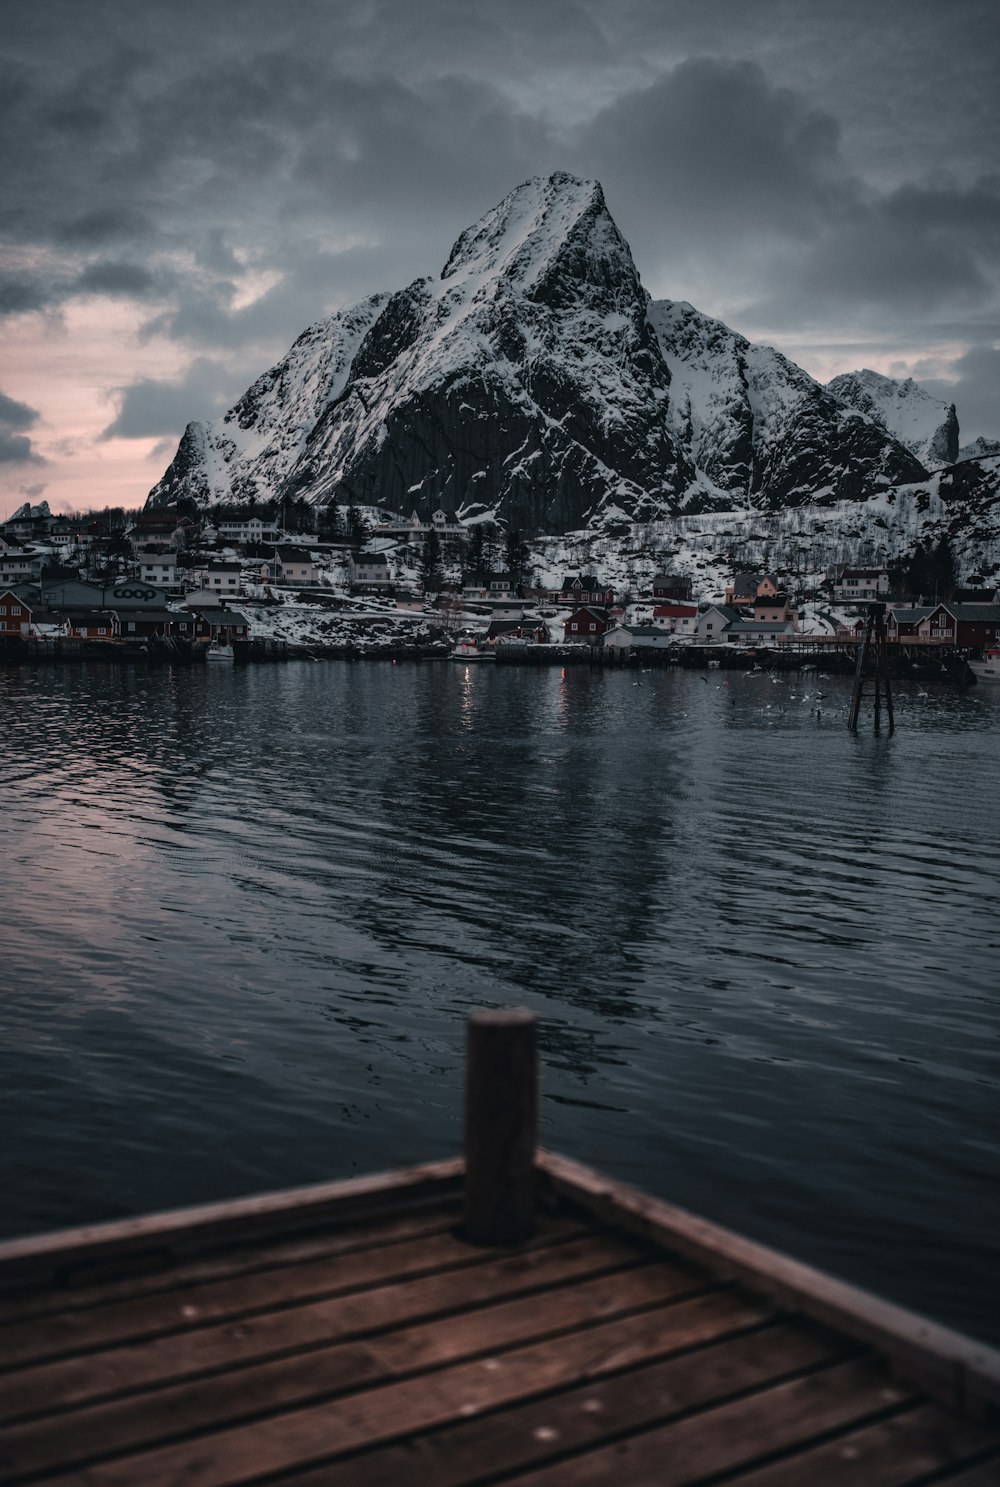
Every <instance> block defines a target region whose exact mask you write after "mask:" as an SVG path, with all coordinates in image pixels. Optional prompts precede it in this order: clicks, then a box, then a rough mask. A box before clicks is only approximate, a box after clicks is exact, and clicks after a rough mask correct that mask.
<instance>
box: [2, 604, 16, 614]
mask: <svg viewBox="0 0 1000 1487" xmlns="http://www.w3.org/2000/svg"><path fill="white" fill-rule="evenodd" d="M6 613H7V606H6V604H0V614H6ZM11 613H13V610H12V611H11Z"/></svg>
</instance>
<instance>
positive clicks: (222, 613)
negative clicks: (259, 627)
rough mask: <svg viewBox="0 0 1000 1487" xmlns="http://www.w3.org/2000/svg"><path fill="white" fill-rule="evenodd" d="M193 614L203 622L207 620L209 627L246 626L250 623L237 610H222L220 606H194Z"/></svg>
mask: <svg viewBox="0 0 1000 1487" xmlns="http://www.w3.org/2000/svg"><path fill="white" fill-rule="evenodd" d="M193 612H194V613H195V614H197V615H199V616H200V617H201V618H202V619H203V620H207V621H208V623H209V624H210V625H224V624H227V623H228V624H231V625H247V624H249V623H250V622H249V620H248V619H247V617H246V615H245V614H240V612H239V610H238V609H223V608H221V606H215V605H212V604H205V605H202V604H198V605H196V606H195V608H194V611H193Z"/></svg>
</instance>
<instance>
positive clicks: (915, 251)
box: [0, 0, 1000, 438]
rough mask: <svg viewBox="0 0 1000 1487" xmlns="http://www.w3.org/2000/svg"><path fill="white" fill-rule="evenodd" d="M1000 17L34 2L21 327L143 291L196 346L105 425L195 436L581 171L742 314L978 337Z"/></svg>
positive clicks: (692, 294) (648, 247)
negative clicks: (563, 173)
mask: <svg viewBox="0 0 1000 1487" xmlns="http://www.w3.org/2000/svg"><path fill="white" fill-rule="evenodd" d="M997 30H998V19H997V14H996V11H995V7H993V6H991V5H988V4H985V3H981V0H954V3H953V4H951V5H949V6H948V7H943V6H941V5H940V4H939V3H938V0H908V3H907V4H905V5H904V4H903V3H902V0H886V3H884V4H883V5H881V6H872V5H871V3H870V0H812V3H810V5H809V6H799V7H792V6H789V5H788V4H787V0H759V3H756V4H754V5H752V6H750V5H747V4H746V0H617V3H616V4H615V6H614V7H608V6H606V5H605V4H602V3H599V0H548V3H545V4H539V3H538V0H507V3H506V4H505V5H504V6H499V5H496V4H493V3H490V4H486V3H485V0H421V3H420V4H419V5H415V4H413V3H412V0H296V3H295V4H294V5H291V6H286V7H283V8H281V10H280V12H276V9H275V7H274V5H273V0H240V3H239V4H235V3H226V0H216V3H214V4H212V5H207V6H206V5H204V4H203V3H201V0H163V3H161V4H158V5H156V6H149V7H140V6H136V5H135V4H133V3H131V0H129V3H126V0H88V3H87V5H86V6H85V7H81V6H80V5H79V3H78V0H46V3H45V5H44V6H39V5H37V4H28V3H27V0H13V3H11V4H10V5H9V6H8V15H7V26H6V41H5V44H4V54H5V60H4V61H2V62H0V150H2V152H3V159H4V166H5V186H6V191H5V198H4V207H5V210H4V212H3V215H2V218H0V239H2V240H5V241H6V242H7V243H8V244H10V245H11V246H12V248H13V249H14V250H15V253H16V255H17V256H16V257H15V258H14V260H13V266H12V268H11V270H10V272H9V274H8V275H7V278H6V279H5V281H4V283H3V284H0V312H6V313H8V314H20V313H24V312H27V311H33V310H34V311H38V310H52V309H53V308H57V307H59V306H60V305H62V304H64V303H66V302H67V301H68V300H71V299H72V298H74V297H76V296H79V295H83V294H95V293H103V294H108V295H113V296H115V297H116V298H118V299H121V298H123V297H126V298H131V299H134V300H136V301H138V302H139V303H140V304H142V305H144V306H145V309H144V313H145V314H146V316H147V319H146V323H145V328H144V330H143V332H142V338H143V339H144V340H145V341H146V342H147V343H149V342H150V341H152V340H153V339H155V338H157V337H165V338H168V339H170V340H172V341H174V342H175V343H180V344H182V345H184V346H188V347H190V348H191V352H192V354H193V355H196V356H198V357H200V358H201V360H199V361H196V362H194V363H193V364H192V367H191V369H190V370H189V372H188V374H187V375H186V376H185V378H184V379H182V380H181V381H176V382H158V381H156V380H152V381H148V382H137V383H135V384H133V385H131V386H122V387H120V388H119V389H118V392H117V394H116V396H117V399H118V407H119V412H118V416H117V418H116V419H115V420H114V422H113V423H112V424H111V425H110V426H109V430H108V431H106V432H108V433H109V434H110V433H111V432H113V433H115V434H117V435H121V436H126V437H144V438H145V437H150V436H151V435H158V434H160V433H164V434H166V433H179V432H180V430H181V428H182V427H183V425H184V423H185V422H186V421H187V420H188V418H191V417H206V416H209V415H210V414H211V413H212V412H214V411H216V410H217V408H218V407H219V406H220V405H222V404H223V403H228V402H230V401H232V398H233V396H235V395H236V394H237V393H238V392H239V391H240V390H241V388H242V385H243V384H240V383H236V382H235V381H234V379H235V378H236V376H237V375H240V376H242V375H243V370H244V369H247V370H248V371H252V370H260V369H261V368H262V367H263V366H265V365H266V364H267V363H268V361H269V360H270V359H272V358H273V357H274V356H276V355H278V354H280V353H281V352H282V351H283V350H284V348H285V347H286V346H287V345H288V344H289V343H290V342H291V341H292V339H294V337H295V336H296V335H297V334H298V333H299V331H301V330H302V329H303V328H304V327H305V326H306V325H308V324H309V323H311V322H313V321H315V320H317V319H319V318H320V317H321V316H322V315H323V314H324V313H326V312H327V311H329V310H330V309H332V308H335V307H338V306H340V305H343V304H346V303H350V302H352V301H354V300H357V299H359V298H361V297H362V296H363V295H366V294H368V293H371V292H372V291H374V290H376V289H390V290H391V289H396V288H399V287H401V286H402V285H404V284H406V283H408V282H410V281H411V280H412V279H413V278H415V277H416V276H417V275H419V274H423V273H433V272H436V271H438V270H439V269H440V268H441V266H442V265H443V263H444V261H445V259H446V257H447V254H448V251H449V248H450V246H451V244H452V242H453V241H454V239H455V238H456V237H457V236H458V234H459V232H460V231H461V230H462V229H463V228H464V227H466V226H467V225H469V223H471V222H472V221H474V220H475V219H476V218H477V217H478V216H479V215H480V214H481V213H482V212H483V211H485V210H487V209H488V208H489V207H491V206H492V205H493V204H494V203H495V202H496V201H497V200H499V199H500V198H501V197H502V196H503V195H505V194H506V192H508V191H509V190H510V189H511V188H512V187H514V186H515V185H516V184H518V183H519V182H520V181H522V180H524V179H525V178H527V177H528V176H531V175H538V174H546V173H548V172H549V171H551V170H552V169H555V168H561V167H565V168H568V169H571V170H575V171H577V172H578V173H580V174H582V175H587V176H597V177H599V178H600V179H601V180H602V181H603V183H604V186H605V190H606V194H607V198H608V202H609V206H610V207H611V210H612V212H613V214H614V215H615V217H616V219H617V221H618V223H619V226H620V227H621V229H622V231H623V232H624V233H625V235H626V237H627V238H628V239H629V241H630V243H631V245H632V248H633V251H634V254H635V257H636V261H637V264H638V267H639V269H640V271H641V273H642V275H643V278H644V280H645V282H646V283H647V284H648V285H649V286H650V287H651V288H652V289H653V290H654V292H656V293H658V294H662V295H669V296H671V297H675V298H691V299H693V300H694V301H695V302H696V303H698V302H699V301H700V307H702V308H704V309H707V310H709V311H711V312H713V313H718V314H725V315H726V316H728V317H729V318H730V319H731V320H732V321H733V322H734V323H735V324H736V326H737V328H740V329H746V330H749V331H752V332H753V333H754V334H757V335H760V336H763V337H764V338H765V339H771V338H778V337H780V335H781V333H782V332H786V333H788V332H791V331H793V330H797V329H800V328H801V327H802V326H803V325H805V324H816V325H818V326H820V328H821V329H824V328H825V330H826V331H827V333H828V334H829V335H831V336H832V335H833V333H834V330H835V328H838V327H840V326H841V325H843V324H844V323H845V322H846V323H848V324H850V323H852V322H854V323H857V324H859V325H860V324H864V325H866V326H868V327H874V328H876V329H877V330H878V331H879V333H880V334H881V333H883V332H884V334H885V335H886V337H887V339H888V340H889V341H892V342H893V343H894V344H895V345H897V346H898V345H899V344H901V343H902V342H903V341H907V344H909V343H910V342H913V343H917V342H919V338H920V336H922V335H923V336H925V337H926V336H928V335H929V334H931V332H932V331H934V330H935V329H938V328H940V327H943V326H944V325H947V326H948V327H949V332H950V333H951V332H953V331H954V329H955V327H959V332H958V339H959V340H960V341H961V340H962V339H964V340H965V341H969V340H971V339H976V340H981V339H982V337H983V329H982V328H983V326H984V325H986V324H987V323H992V321H988V319H987V317H988V316H989V315H991V314H993V312H994V309H995V306H996V304H997V294H998V289H997V283H996V264H997V262H998V260H1000V255H998V252H997V249H998V238H997V213H998V209H1000V208H998V203H1000V192H998V185H997V181H996V180H995V179H991V178H990V176H989V175H988V171H989V169H990V168H991V166H990V161H991V159H992V160H993V164H992V168H993V169H995V159H993V154H994V153H995V146H994V145H993V144H991V141H995V138H996V137H997V133H998V132H1000V102H998V99H1000V90H997V89H996V88H995V86H994V84H993V73H994V68H995V62H996V58H997ZM991 152H993V153H991ZM254 295H256V296H257V297H256V298H254ZM963 327H964V330H963V329H962V328H963ZM976 367H977V368H978V369H979V370H978V371H977V370H975V369H973V368H972V367H971V366H970V369H969V371H968V373H960V374H959V375H960V377H961V379H962V384H963V386H964V385H965V381H966V380H967V379H971V378H972V377H973V376H979V375H983V376H985V375H986V372H985V370H984V368H983V367H982V366H980V364H979V363H976ZM213 377H214V378H215V379H216V381H215V382H213V380H212V379H213ZM246 380H250V377H249V376H247V379H246ZM184 399H187V400H188V401H187V402H186V403H185V405H184V406H183V407H182V406H181V404H182V401H183V400H184ZM167 409H169V410H170V413H169V420H173V422H170V423H169V427H168V426H167V425H168V422H169V420H168V416H167V413H166V411H165V410H167Z"/></svg>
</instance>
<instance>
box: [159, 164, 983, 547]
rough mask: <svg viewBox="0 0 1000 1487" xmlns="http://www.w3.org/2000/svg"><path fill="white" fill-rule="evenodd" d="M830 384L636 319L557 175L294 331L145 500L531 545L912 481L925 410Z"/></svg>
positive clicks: (632, 294) (720, 336)
mask: <svg viewBox="0 0 1000 1487" xmlns="http://www.w3.org/2000/svg"><path fill="white" fill-rule="evenodd" d="M852 376H853V377H854V378H855V382H850V379H847V380H848V382H849V383H850V385H849V386H847V385H845V387H844V388H843V389H838V387H837V385H836V384H837V383H844V382H845V379H842V378H841V379H835V383H834V384H831V387H830V388H823V387H822V386H820V384H819V383H817V382H816V381H814V379H813V378H811V377H810V376H809V375H808V374H807V373H806V372H804V371H803V370H802V369H801V368H799V367H797V366H795V365H794V363H792V362H790V361H789V360H788V359H787V358H786V357H784V356H781V355H780V354H779V353H778V352H776V351H774V350H772V349H771V348H769V347H764V346H755V345H752V344H751V343H750V342H749V341H747V340H746V338H745V337H743V336H741V335H738V334H737V333H736V332H735V331H732V330H730V329H729V328H728V327H727V326H725V325H723V324H722V323H721V322H720V321H717V320H712V319H710V318H709V317H708V316H705V315H702V314H700V313H699V312H698V311H697V310H695V309H693V308H692V306H690V305H688V304H684V303H680V302H675V301H657V302H653V301H650V299H649V297H648V295H647V294H646V292H645V291H644V290H643V288H642V285H641V283H640V280H639V275H638V272H637V270H636V267H635V264H634V263H633V261H632V256H631V253H630V251H629V248H628V245H627V243H626V242H625V240H624V238H623V237H622V236H621V234H620V232H619V231H618V228H617V227H616V226H615V223H614V221H613V220H612V218H611V215H610V213H609V212H608V209H607V206H606V204H605V201H604V195H603V192H602V190H601V187H600V185H599V184H598V183H597V182H596V181H582V180H579V179H577V178H576V177H574V176H570V175H567V174H565V173H562V172H560V173H557V174H555V175H552V176H550V177H548V178H544V179H535V180H531V181H527V182H525V183H524V184H523V185H521V186H519V187H517V189H516V190H514V191H512V192H511V193H510V194H509V195H508V196H507V197H505V198H504V200H503V201H502V202H500V204H499V205H498V206H496V207H494V208H493V209H492V210H491V211H489V212H487V213H486V215H485V216H484V217H483V218H481V220H480V221H479V222H477V223H476V224H475V225H474V226H472V227H470V228H468V229H467V230H466V231H465V232H463V233H462V234H461V236H460V237H459V239H458V241H457V242H456V244H455V246H454V248H453V249H452V252H451V254H450V256H449V258H448V261H447V263H446V264H445V266H444V268H443V270H442V271H441V274H440V275H439V276H437V277H434V278H424V279H418V280H417V281H416V282H415V283H413V284H411V285H410V286H409V287H408V288H407V289H404V290H401V291H400V292H398V293H396V294H393V295H386V294H380V295H375V296H373V297H372V298H370V299H368V300H365V301H364V302H363V303H362V304H360V305H357V306H354V307H353V308H352V309H349V310H344V311H341V312H340V313H338V314H336V315H333V316H331V317H329V318H328V319H327V320H324V321H320V322H318V323H317V324H316V325H314V326H312V327H311V328H310V329H309V330H308V331H306V332H305V333H304V335H302V336H301V337H300V338H299V339H298V341H296V343H295V345H294V346H293V347H292V348H291V350H290V352H289V353H288V355H287V356H286V357H285V358H284V360H283V361H281V362H279V363H278V365H277V366H276V367H274V368H272V369H271V370H270V371H269V372H267V373H265V374H264V376H262V377H261V378H259V379H258V381H257V382H256V383H255V384H254V385H253V387H251V388H250V389H249V391H248V392H247V393H246V394H245V395H244V396H243V397H242V398H241V399H240V401H239V402H238V403H237V404H236V406H235V407H234V408H233V409H232V410H231V411H230V412H229V413H227V414H226V415H225V417H224V418H221V419H216V420H214V421H212V422H210V423H194V424H190V425H189V426H188V429H187V431H186V432H185V434H184V437H183V439H182V440H181V444H180V447H179V449H178V451H177V454H176V456H175V458H174V460H173V462H172V464H171V466H170V468H169V469H168V470H167V472H166V474H165V475H164V476H163V478H162V480H161V481H160V482H159V483H158V484H157V485H156V486H155V487H154V489H153V491H152V492H151V493H150V497H149V501H150V503H151V504H154V505H158V504H166V503H169V502H171V501H173V500H175V499H177V498H178V497H179V496H182V495H183V496H189V497H193V498H194V500H195V501H196V502H197V503H198V504H199V505H206V504H214V503H217V502H220V501H226V502H233V501H237V502H239V501H245V500H249V499H250V498H251V497H256V498H258V499H266V498H273V497H283V496H302V497H305V498H306V499H307V500H308V501H310V502H312V503H315V504H325V503H327V502H330V501H336V502H337V503H338V504H340V505H342V506H343V505H348V504H352V503H354V504H358V505H366V506H379V507H382V508H384V509H387V510H395V511H399V512H403V513H406V514H409V512H410V511H411V510H413V509H414V508H416V510H417V511H418V512H420V513H421V514H422V515H424V516H428V515H429V514H430V513H431V512H432V511H434V510H435V509H437V508H438V507H443V508H444V509H445V510H446V511H448V512H456V513H458V514H461V515H467V516H468V515H475V514H478V513H484V512H490V513H492V514H494V515H496V516H497V517H499V518H500V519H503V520H506V521H508V522H509V523H510V524H511V525H514V526H519V527H521V528H523V529H524V530H525V531H526V532H527V533H538V532H562V531H567V530H571V529H578V528H582V527H585V526H587V525H588V524H590V525H594V524H597V525H599V526H601V527H606V526H607V524H608V522H609V521H614V520H618V519H620V518H621V517H623V516H624V517H627V518H630V519H632V520H636V521H650V520H655V519H657V518H659V517H663V516H668V515H670V514H672V513H673V514H677V513H688V514H694V513H697V512H699V511H721V510H724V509H745V510H748V511H760V512H767V511H780V510H784V509H786V508H798V507H802V506H805V505H807V504H808V505H820V506H824V505H830V504H832V503H835V502H839V501H844V500H850V501H859V500H862V499H864V498H867V497H869V496H870V495H872V494H873V493H878V492H879V491H883V490H886V489H888V488H891V487H894V486H897V485H903V484H906V483H911V484H912V483H913V482H919V481H922V480H924V479H925V478H926V476H927V470H926V468H925V465H924V463H923V461H922V459H921V458H920V455H919V452H918V447H917V446H919V450H921V451H922V450H925V448H926V449H930V448H931V447H932V446H933V447H935V448H936V447H937V446H936V445H935V438H937V437H938V435H939V433H940V430H941V428H942V427H943V426H944V423H946V422H947V420H946V419H945V420H944V421H943V420H942V418H941V417H939V416H937V415H935V419H931V417H930V415H929V414H928V412H927V405H928V404H930V405H933V407H934V409H936V410H938V411H940V410H941V409H943V407H944V405H941V404H937V403H936V402H935V400H934V399H930V398H928V397H927V396H926V394H923V393H921V391H920V389H919V388H915V387H914V386H913V384H912V383H909V384H902V385H901V386H902V387H903V389H904V390H905V391H906V396H905V397H902V396H901V397H898V398H895V399H894V398H893V397H892V396H890V395H889V392H888V391H887V390H886V389H887V388H892V387H897V386H900V384H893V383H891V381H890V379H887V378H877V379H876V381H875V383H870V381H869V379H872V378H875V374H874V373H860V374H852ZM882 383H885V384H886V387H885V388H882V387H881V386H880V384H882ZM862 393H864V396H865V397H866V398H867V399H868V403H867V405H866V406H863V407H862V406H860V405H859V399H860V397H861V395H862ZM876 393H877V394H878V395H877V396H876ZM904 410H910V412H911V413H912V414H913V416H912V417H910V418H909V421H907V417H905V416H904ZM913 410H922V411H921V413H920V416H921V417H922V418H923V420H924V422H923V423H920V420H919V418H918V417H917V414H916V413H913ZM945 411H946V412H947V410H945ZM935 420H936V421H935ZM931 423H933V428H931V427H930V424H931ZM918 425H919V426H918ZM918 436H919V438H918ZM948 437H950V435H949V436H948ZM915 440H916V441H917V446H915V444H914V441H915ZM946 442H947V441H946ZM955 442H956V445H957V423H956V424H955ZM949 448H950V446H949ZM944 457H945V456H944V455H942V458H944Z"/></svg>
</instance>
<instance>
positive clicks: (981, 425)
mask: <svg viewBox="0 0 1000 1487" xmlns="http://www.w3.org/2000/svg"><path fill="white" fill-rule="evenodd" d="M949 371H950V373H951V374H952V378H953V379H954V380H950V379H949V380H945V379H944V378H934V377H922V378H921V379H920V380H921V386H922V387H925V388H926V389H927V391H928V392H930V393H933V395H934V396H935V397H936V398H944V400H945V402H948V403H955V404H956V405H957V407H958V414H959V422H960V424H961V429H962V442H963V444H968V443H970V442H971V441H972V440H973V439H977V438H978V437H979V436H980V435H981V434H982V435H985V437H986V438H988V439H997V438H1000V348H998V347H997V346H993V345H989V344H986V345H979V346H973V347H972V348H971V349H970V350H969V351H967V352H966V353H965V355H964V356H960V357H958V358H957V360H955V361H954V362H952V364H951V366H950V368H949Z"/></svg>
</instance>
